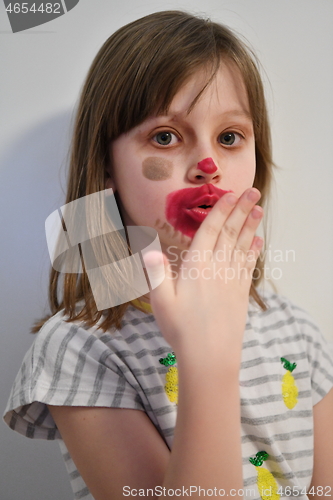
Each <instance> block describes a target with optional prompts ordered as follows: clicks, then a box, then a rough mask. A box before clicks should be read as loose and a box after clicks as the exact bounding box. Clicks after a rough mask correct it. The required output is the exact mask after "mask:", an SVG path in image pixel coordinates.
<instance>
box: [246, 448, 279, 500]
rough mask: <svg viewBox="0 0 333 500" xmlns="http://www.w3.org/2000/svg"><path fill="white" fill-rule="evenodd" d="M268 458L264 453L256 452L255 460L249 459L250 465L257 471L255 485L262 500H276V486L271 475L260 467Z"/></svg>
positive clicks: (277, 497)
mask: <svg viewBox="0 0 333 500" xmlns="http://www.w3.org/2000/svg"><path fill="white" fill-rule="evenodd" d="M268 457H269V455H268V453H267V452H266V451H258V453H257V454H256V456H255V458H249V460H250V462H251V464H252V465H254V466H255V468H256V469H257V473H258V476H257V485H258V490H259V494H260V496H261V498H262V500H278V499H279V498H280V495H279V494H278V485H277V482H276V481H275V479H274V477H273V474H272V473H271V472H269V470H267V469H265V468H264V467H261V465H262V464H263V462H264V460H267V458H268Z"/></svg>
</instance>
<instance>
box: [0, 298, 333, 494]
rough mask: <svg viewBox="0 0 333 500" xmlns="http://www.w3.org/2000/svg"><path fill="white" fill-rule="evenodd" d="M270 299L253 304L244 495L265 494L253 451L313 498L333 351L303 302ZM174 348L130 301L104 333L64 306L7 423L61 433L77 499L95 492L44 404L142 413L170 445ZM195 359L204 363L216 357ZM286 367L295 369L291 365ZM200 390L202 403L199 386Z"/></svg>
mask: <svg viewBox="0 0 333 500" xmlns="http://www.w3.org/2000/svg"><path fill="white" fill-rule="evenodd" d="M265 301H266V304H267V306H268V309H267V310H266V311H262V310H261V309H260V308H259V307H258V306H257V304H254V303H251V304H250V306H249V311H248V317H247V323H246V330H245V334H244V342H243V352H242V364H241V371H240V377H239V384H240V394H241V423H242V436H241V439H242V456H243V477H244V489H245V490H246V491H245V493H244V494H245V495H246V496H249V497H250V498H251V499H252V498H253V499H256V500H259V499H260V495H259V491H258V487H257V470H256V467H255V466H254V465H253V464H252V463H250V461H249V458H251V457H252V458H253V457H255V455H256V453H257V452H259V451H263V450H264V451H266V452H267V453H268V454H269V457H268V459H267V460H266V461H265V462H264V463H263V467H265V468H266V469H268V470H269V471H270V472H271V473H272V474H273V476H274V477H275V480H276V482H277V483H278V485H279V486H280V487H281V488H282V489H283V490H284V489H285V488H286V486H289V487H290V488H291V491H292V492H295V491H296V489H298V490H299V491H300V494H299V498H300V499H304V500H306V499H307V497H306V496H305V495H304V494H302V490H303V493H304V491H305V490H307V489H308V487H309V485H310V482H311V476H312V469H313V413H312V408H313V405H315V404H316V403H318V402H319V401H320V400H321V399H322V398H323V397H324V396H325V394H327V393H328V392H329V390H330V389H331V388H332V386H333V362H332V355H331V354H330V353H329V348H328V345H327V343H326V341H325V339H324V338H323V337H322V335H321V334H320V332H319V330H318V328H317V327H316V326H315V325H314V323H313V321H312V320H311V319H310V318H309V316H308V315H307V314H306V313H305V312H304V311H303V310H301V309H299V308H298V307H295V306H294V305H292V304H291V303H290V302H289V301H288V300H287V299H285V298H281V297H279V296H277V295H274V294H269V295H267V296H266V298H265ZM171 352H172V349H171V347H170V345H168V343H167V342H166V341H165V340H164V338H163V336H162V334H161V332H160V331H159V328H158V326H157V324H156V321H155V318H154V316H153V314H149V313H146V312H142V311H140V310H138V309H136V308H134V307H132V306H129V308H128V309H127V311H126V313H125V316H124V317H123V320H122V328H121V329H120V330H113V331H110V332H106V333H104V332H102V331H101V330H100V329H98V328H97V327H92V328H90V327H89V328H88V327H87V326H85V325H84V324H82V323H67V322H65V321H64V317H63V314H62V313H58V314H56V315H55V316H53V317H52V318H51V319H50V320H49V321H48V322H47V323H46V324H45V325H44V326H43V328H42V329H41V331H40V332H39V334H38V335H37V337H36V339H35V341H34V343H33V345H32V346H31V348H30V349H29V351H28V352H27V354H26V356H25V358H24V360H23V363H22V366H21V369H20V371H19V373H18V375H17V377H16V380H15V382H14V385H13V388H12V392H11V395H10V398H9V401H8V405H7V408H6V411H5V416H4V419H5V422H6V423H7V424H8V425H9V426H10V427H11V428H12V429H14V430H16V431H17V432H19V433H21V434H23V435H25V436H27V437H29V438H41V439H57V440H59V443H60V447H61V450H62V454H63V457H64V460H65V463H66V466H67V470H68V473H69V476H70V480H71V484H72V488H73V491H74V498H75V499H84V500H93V497H92V495H91V494H90V493H89V490H88V488H87V486H86V485H85V483H84V481H83V479H82V477H81V476H80V474H79V472H78V471H77V469H76V467H75V464H74V462H73V461H72V459H71V457H70V455H69V453H68V450H67V449H66V446H65V444H64V442H63V441H62V440H61V435H60V433H59V431H58V429H57V427H56V425H55V422H54V420H53V419H52V417H51V415H50V413H49V411H48V409H47V406H46V405H47V404H51V405H64V406H100V407H101V406H102V407H114V408H132V409H138V410H142V411H145V412H146V413H147V415H148V416H149V418H150V419H151V421H152V422H153V424H154V425H155V426H156V427H157V429H158V431H159V432H160V434H161V436H162V437H163V439H164V440H165V442H166V443H167V445H168V446H169V448H171V447H172V440H173V434H174V428H175V422H176V414H177V403H176V402H175V400H174V399H173V401H171V400H170V399H172V398H170V397H169V396H170V395H169V396H168V394H167V393H166V390H165V386H166V378H167V373H168V372H169V370H170V366H165V365H163V364H161V363H160V361H159V360H160V359H161V358H165V357H167V356H168V354H170V353H171ZM281 358H284V360H286V361H287V364H286V363H285V362H281ZM198 362H199V363H200V364H201V365H202V370H204V369H205V363H209V360H198ZM288 363H289V365H288ZM295 364H296V366H295ZM176 366H177V364H174V365H173V366H172V367H173V368H174V367H176ZM285 366H289V367H290V366H291V367H293V370H292V373H291V372H290V370H288V369H286V368H285ZM287 371H289V373H291V375H292V377H293V380H294V385H296V386H297V389H298V395H297V401H296V400H295V401H294V403H293V404H295V403H296V404H295V406H293V404H292V405H290V404H289V403H288V396H286V394H284V397H283V396H282V392H283V390H282V384H283V381H284V380H285V379H284V375H285V374H286V373H287ZM221 383H225V381H221ZM289 388H290V387H289ZM285 392H286V389H285V388H284V393H285ZM287 392H288V391H287ZM197 398H198V404H199V403H200V394H199V393H198V394H197ZM226 404H228V402H227V401H226ZM287 404H289V406H293V407H292V408H290V407H288V406H287ZM194 439H195V436H194ZM230 466H231V467H232V464H230ZM197 486H200V485H197ZM286 491H288V490H286ZM289 491H290V490H289Z"/></svg>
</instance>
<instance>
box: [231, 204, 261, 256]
mask: <svg viewBox="0 0 333 500" xmlns="http://www.w3.org/2000/svg"><path fill="white" fill-rule="evenodd" d="M263 214H264V211H263V209H262V208H261V207H259V206H257V205H255V206H254V207H253V209H252V210H251V212H250V214H249V215H248V217H247V218H246V220H245V222H244V225H243V227H242V229H241V232H240V234H239V237H238V239H237V241H236V244H235V248H234V254H235V260H237V261H239V260H241V259H242V260H244V261H245V260H246V258H247V253H248V251H249V249H250V248H251V245H252V243H253V239H254V237H255V232H256V230H257V229H258V226H259V224H260V222H261V220H262V218H263Z"/></svg>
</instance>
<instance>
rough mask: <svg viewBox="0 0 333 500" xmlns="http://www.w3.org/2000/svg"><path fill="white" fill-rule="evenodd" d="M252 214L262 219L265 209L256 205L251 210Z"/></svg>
mask: <svg viewBox="0 0 333 500" xmlns="http://www.w3.org/2000/svg"><path fill="white" fill-rule="evenodd" d="M251 215H252V217H253V218H254V219H261V217H262V215H263V210H262V208H261V207H258V206H255V207H254V208H253V210H252V212H251Z"/></svg>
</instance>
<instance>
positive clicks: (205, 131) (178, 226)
mask: <svg viewBox="0 0 333 500" xmlns="http://www.w3.org/2000/svg"><path fill="white" fill-rule="evenodd" d="M206 81H207V73H206V72H205V71H204V70H199V71H198V72H197V73H195V74H194V76H192V77H191V78H190V79H189V80H188V81H187V82H186V83H185V85H184V86H183V87H182V88H181V89H180V91H179V92H178V93H177V94H176V95H175V97H174V99H173V101H172V103H171V105H170V108H169V111H168V113H167V114H166V115H165V116H164V115H163V116H151V117H150V118H148V119H146V120H145V121H144V122H143V123H141V124H140V125H138V126H137V127H135V128H133V129H131V130H130V131H129V132H127V133H125V134H122V135H121V136H120V137H118V138H117V139H116V140H115V141H113V143H112V146H111V150H110V158H111V161H112V180H111V178H110V179H108V181H107V187H108V188H110V187H112V188H113V190H114V191H116V192H117V193H118V204H119V205H120V206H119V208H120V211H121V214H122V217H123V222H124V224H125V225H126V226H130V225H138V226H150V227H153V228H155V229H156V230H157V232H158V234H159V238H160V241H161V245H162V248H163V249H164V250H165V251H167V247H169V246H173V247H174V246H177V247H178V248H181V249H186V248H188V246H189V244H190V242H191V240H192V238H193V235H194V234H195V232H196V230H197V229H198V228H199V226H200V224H201V222H202V221H203V219H204V218H205V217H206V215H207V214H208V212H209V211H210V210H211V207H212V206H213V205H214V204H215V203H216V201H217V200H218V199H219V198H220V197H221V196H223V195H224V194H225V192H228V191H233V192H234V193H235V194H236V195H237V196H238V197H239V196H240V195H241V194H242V193H243V192H244V191H245V190H246V189H247V188H249V187H251V186H252V185H253V181H254V176H255V167H256V163H255V141H254V131H253V124H252V119H251V115H250V110H249V103H248V98H247V94H246V90H245V87H244V84H243V80H242V78H241V75H240V73H239V70H238V69H237V68H236V67H235V66H234V65H233V64H232V63H223V64H221V67H220V69H219V71H218V72H217V74H216V77H215V78H214V80H213V81H212V83H211V84H210V85H209V86H208V87H207V89H206V90H205V91H204V93H203V94H202V95H201V97H200V99H199V100H198V101H197V103H196V104H195V106H194V107H193V109H192V110H191V111H190V113H189V112H188V109H189V107H190V105H191V103H192V101H193V100H194V99H195V97H196V96H197V95H198V93H199V92H200V90H201V89H202V87H203V86H204V84H205V82H206Z"/></svg>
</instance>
